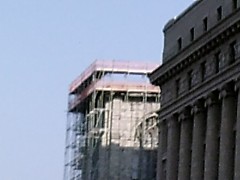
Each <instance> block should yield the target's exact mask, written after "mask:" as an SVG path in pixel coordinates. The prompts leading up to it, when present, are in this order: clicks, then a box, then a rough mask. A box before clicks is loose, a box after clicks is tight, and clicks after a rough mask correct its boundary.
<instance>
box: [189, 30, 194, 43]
mask: <svg viewBox="0 0 240 180" xmlns="http://www.w3.org/2000/svg"><path fill="white" fill-rule="evenodd" d="M193 40H194V28H191V29H190V41H191V42H192V41H193Z"/></svg>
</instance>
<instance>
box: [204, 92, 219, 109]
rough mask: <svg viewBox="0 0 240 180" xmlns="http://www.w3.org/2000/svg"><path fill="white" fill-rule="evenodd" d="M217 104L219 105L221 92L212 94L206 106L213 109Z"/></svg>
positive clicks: (208, 97) (207, 99)
mask: <svg viewBox="0 0 240 180" xmlns="http://www.w3.org/2000/svg"><path fill="white" fill-rule="evenodd" d="M215 104H219V92H217V91H214V92H211V93H210V94H209V95H208V96H207V98H206V101H205V104H204V106H205V107H211V106H213V105H215Z"/></svg>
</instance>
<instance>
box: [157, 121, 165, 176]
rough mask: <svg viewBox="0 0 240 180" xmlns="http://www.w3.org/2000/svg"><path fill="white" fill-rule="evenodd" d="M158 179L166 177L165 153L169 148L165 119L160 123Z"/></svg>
mask: <svg viewBox="0 0 240 180" xmlns="http://www.w3.org/2000/svg"><path fill="white" fill-rule="evenodd" d="M158 141H159V142H158V144H159V146H158V161H157V180H162V179H165V169H164V168H165V167H164V163H163V161H164V155H165V152H166V149H167V147H166V146H167V125H166V122H165V121H161V122H160V123H159V140H158Z"/></svg>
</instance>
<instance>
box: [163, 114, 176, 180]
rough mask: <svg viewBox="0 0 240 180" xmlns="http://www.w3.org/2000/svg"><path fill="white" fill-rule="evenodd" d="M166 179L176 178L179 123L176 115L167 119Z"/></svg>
mask: <svg viewBox="0 0 240 180" xmlns="http://www.w3.org/2000/svg"><path fill="white" fill-rule="evenodd" d="M167 143H168V146H167V178H166V179H167V180H177V177H178V154H179V123H178V120H177V117H176V116H172V117H171V118H170V119H168V142H167Z"/></svg>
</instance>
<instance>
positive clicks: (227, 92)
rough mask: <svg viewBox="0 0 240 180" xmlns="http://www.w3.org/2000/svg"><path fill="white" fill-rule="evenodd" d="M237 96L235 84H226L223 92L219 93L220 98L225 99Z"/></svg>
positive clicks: (222, 89)
mask: <svg viewBox="0 0 240 180" xmlns="http://www.w3.org/2000/svg"><path fill="white" fill-rule="evenodd" d="M234 95H235V91H234V83H233V82H230V83H228V84H225V85H224V86H223V87H222V88H221V91H220V93H219V98H220V99H223V98H227V97H229V96H234Z"/></svg>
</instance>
